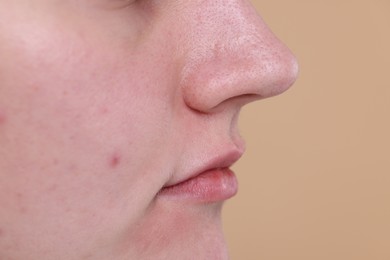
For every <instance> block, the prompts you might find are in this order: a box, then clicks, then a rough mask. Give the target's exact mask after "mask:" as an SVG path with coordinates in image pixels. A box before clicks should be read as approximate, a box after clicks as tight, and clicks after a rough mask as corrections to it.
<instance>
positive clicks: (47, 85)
mask: <svg viewBox="0 0 390 260" xmlns="http://www.w3.org/2000/svg"><path fill="white" fill-rule="evenodd" d="M53 48H54V46H53ZM57 48H58V46H57ZM72 52H74V53H84V55H81V57H80V56H79V55H78V56H75V57H77V58H72V57H68V56H59V53H60V51H58V52H54V53H50V52H49V53H47V55H45V56H43V57H50V59H49V60H42V59H41V60H38V59H34V57H31V56H28V55H26V56H24V57H23V56H21V55H19V57H18V59H17V61H18V62H17V63H18V64H13V65H14V66H15V67H17V66H19V65H20V67H19V69H18V70H16V71H19V72H20V73H22V75H23V77H19V78H18V79H17V80H11V79H9V80H5V82H6V84H5V85H4V86H5V88H3V90H2V91H3V93H2V94H4V95H2V96H3V98H0V101H1V103H0V104H1V107H5V108H6V110H7V111H6V114H5V112H3V113H2V114H0V127H2V128H3V132H2V136H1V137H0V144H1V149H0V154H1V156H2V158H1V159H0V167H1V169H2V171H1V172H0V176H1V177H2V179H7V182H6V183H5V182H1V183H0V203H1V205H2V208H1V209H0V216H1V217H0V228H2V226H3V225H4V223H8V222H11V223H15V225H14V226H11V227H7V228H6V230H5V231H4V232H6V233H18V232H22V231H23V232H25V233H27V234H29V236H26V235H24V236H21V237H24V239H28V238H27V237H37V236H38V237H41V238H42V239H48V240H51V239H56V238H55V237H53V234H58V235H59V236H60V237H61V239H64V240H67V241H68V242H69V241H74V242H69V243H70V244H73V243H75V244H77V243H79V241H80V237H81V238H82V239H85V240H88V239H89V238H90V237H97V238H98V237H104V238H105V239H107V240H109V239H110V238H112V237H114V236H115V234H114V233H115V230H121V227H123V226H126V225H129V223H130V224H131V223H135V222H136V221H137V219H138V218H139V217H140V216H141V215H142V214H143V212H144V209H145V208H147V206H148V203H150V201H151V200H152V199H153V196H154V195H155V194H156V193H157V192H158V190H159V188H160V185H162V182H163V180H165V178H167V176H168V175H169V174H170V168H171V167H170V159H169V156H170V152H169V149H170V147H171V146H172V144H170V143H171V140H170V136H171V135H172V131H171V128H170V127H171V126H170V125H171V124H170V122H171V120H172V112H171V111H170V108H169V106H168V105H167V104H169V103H170V100H169V98H170V95H171V92H170V89H168V88H164V87H163V86H164V85H169V84H168V83H167V84H165V83H164V82H161V81H156V80H153V79H152V77H149V79H147V77H146V76H145V78H143V77H142V75H143V73H142V70H147V69H148V67H147V66H146V65H145V66H146V67H144V66H134V67H130V66H129V62H128V61H127V60H126V61H125V60H123V59H118V58H117V57H118V56H120V53H119V54H115V55H107V56H104V55H102V54H101V53H100V52H98V53H91V51H90V50H86V49H85V48H84V47H83V45H82V44H80V45H78V47H77V48H75V49H74V50H72ZM51 57H56V60H51ZM133 61H134V62H135V63H136V59H134V60H133ZM118 64H120V65H118ZM10 67H12V66H10ZM15 67H14V68H15ZM157 74H158V73H157ZM10 75H12V74H11V73H10ZM140 75H141V76H140ZM13 76H14V74H13ZM156 77H158V75H157V76H156ZM155 82H158V83H159V85H155V84H153V83H155ZM160 86H162V87H161V88H159V87H160ZM3 126H4V127H3ZM0 130H1V129H0ZM156 147H158V149H156ZM11 220H14V221H11ZM15 220H19V221H15ZM32 223H34V225H31V224H32ZM23 225H24V226H23ZM37 226H39V228H37ZM96 227H99V228H98V229H97V228H96ZM113 227H114V228H113ZM115 227H116V228H115ZM107 232H108V233H107ZM48 234H49V235H48ZM50 234H51V235H50ZM75 236H76V237H77V238H75ZM89 240H91V239H89ZM91 243H92V242H91Z"/></svg>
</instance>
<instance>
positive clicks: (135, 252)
mask: <svg viewBox="0 0 390 260" xmlns="http://www.w3.org/2000/svg"><path fill="white" fill-rule="evenodd" d="M221 208H222V203H214V204H199V205H186V204H183V205H180V204H178V203H170V202H166V201H157V202H156V204H155V205H153V206H152V207H151V208H150V210H149V211H148V212H146V213H145V216H144V218H143V219H142V220H141V221H140V222H139V223H137V225H136V228H135V229H134V228H129V232H128V233H127V235H126V237H125V238H124V240H125V241H126V242H125V243H123V244H122V246H121V251H122V253H124V255H126V257H123V259H139V260H143V259H159V260H160V259H161V260H162V259H170V260H172V259H181V260H187V259H188V260H191V259H196V260H203V259H204V260H209V259H213V260H226V259H229V257H228V251H227V246H226V242H225V239H224V235H223V230H222V224H221ZM125 252H126V253H125ZM122 255H123V254H122ZM120 259H122V257H120Z"/></svg>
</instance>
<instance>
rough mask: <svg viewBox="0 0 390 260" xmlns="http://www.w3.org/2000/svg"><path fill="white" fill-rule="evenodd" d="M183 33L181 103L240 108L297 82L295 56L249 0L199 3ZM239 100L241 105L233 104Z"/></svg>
mask: <svg viewBox="0 0 390 260" xmlns="http://www.w3.org/2000/svg"><path fill="white" fill-rule="evenodd" d="M194 2H196V3H197V4H196V5H194V6H192V9H191V10H190V11H188V14H187V15H186V18H185V19H186V23H187V24H189V25H190V26H187V27H186V28H190V29H189V30H187V31H186V32H183V35H184V37H185V38H186V41H185V43H184V46H186V47H185V51H184V52H185V53H184V63H183V64H184V65H183V68H182V71H181V72H182V73H181V81H180V82H181V87H182V93H183V99H184V101H185V103H186V104H187V106H189V107H190V108H192V109H194V110H197V111H200V112H204V113H210V112H212V111H214V109H216V108H217V107H219V106H221V104H225V103H231V104H233V103H234V104H237V103H239V104H240V106H242V105H243V104H246V103H248V102H249V101H251V100H254V99H262V98H267V97H270V96H274V95H278V94H280V93H282V92H284V91H285V90H287V89H288V88H289V87H290V86H291V85H292V84H293V83H294V81H295V80H296V77H297V72H298V65H297V62H296V59H295V57H294V56H293V54H292V53H291V52H290V51H289V49H288V48H287V47H286V46H284V45H283V44H282V43H281V42H280V41H279V40H278V39H277V38H276V37H275V36H274V35H273V33H272V32H271V31H270V30H269V29H268V27H267V26H266V25H265V23H264V22H263V20H262V19H261V17H259V16H258V14H257V13H256V11H255V10H254V8H253V7H252V6H251V5H250V4H249V2H247V1H246V0H210V1H208V0H206V1H205V0H199V1H194ZM232 100H236V101H237V100H241V101H243V100H244V101H243V102H232Z"/></svg>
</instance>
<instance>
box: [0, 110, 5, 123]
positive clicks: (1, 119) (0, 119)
mask: <svg viewBox="0 0 390 260" xmlns="http://www.w3.org/2000/svg"><path fill="white" fill-rule="evenodd" d="M6 120H7V118H6V117H5V114H4V113H2V112H0V126H1V125H4V124H5V122H6Z"/></svg>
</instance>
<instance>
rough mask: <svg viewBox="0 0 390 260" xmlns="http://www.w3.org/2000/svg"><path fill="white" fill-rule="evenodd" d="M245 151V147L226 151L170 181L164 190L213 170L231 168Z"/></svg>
mask: <svg viewBox="0 0 390 260" xmlns="http://www.w3.org/2000/svg"><path fill="white" fill-rule="evenodd" d="M244 150H245V148H243V147H241V148H238V147H234V148H232V149H228V150H225V151H224V152H222V153H220V154H218V155H217V156H214V157H212V158H210V160H209V161H206V162H205V163H204V164H203V165H201V166H200V167H198V168H196V169H194V170H193V171H190V172H188V173H187V174H184V175H183V176H180V177H178V178H177V179H175V180H171V181H168V183H166V185H164V188H166V187H171V186H175V185H178V184H180V183H182V182H185V181H187V180H189V179H192V178H195V177H196V176H198V175H200V174H202V173H204V172H207V171H210V170H213V169H222V168H229V167H231V166H232V165H233V164H234V163H235V162H236V161H238V160H239V159H240V157H241V156H242V155H243V153H244Z"/></svg>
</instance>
